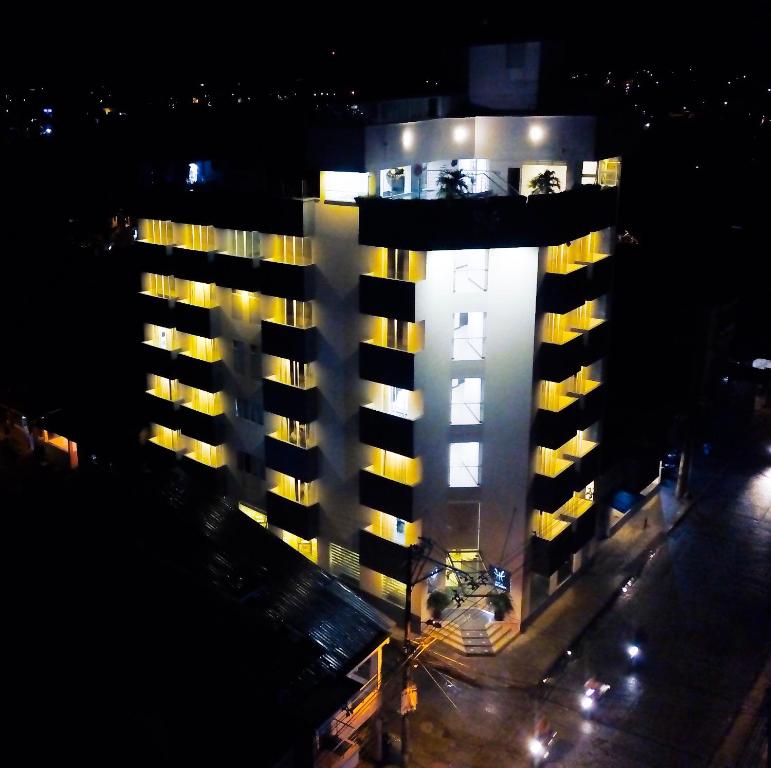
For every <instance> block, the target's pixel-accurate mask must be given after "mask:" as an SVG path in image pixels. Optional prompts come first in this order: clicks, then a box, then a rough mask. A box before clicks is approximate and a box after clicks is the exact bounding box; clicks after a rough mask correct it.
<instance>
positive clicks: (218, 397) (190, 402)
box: [182, 385, 224, 416]
mask: <svg viewBox="0 0 771 768" xmlns="http://www.w3.org/2000/svg"><path fill="white" fill-rule="evenodd" d="M182 405H184V406H185V407H187V408H191V409H192V410H194V411H198V412H199V413H205V414H207V415H208V416H218V415H219V414H221V413H223V412H224V409H223V407H222V392H207V391H206V390H205V389H197V388H196V387H189V386H185V385H183V386H182Z"/></svg>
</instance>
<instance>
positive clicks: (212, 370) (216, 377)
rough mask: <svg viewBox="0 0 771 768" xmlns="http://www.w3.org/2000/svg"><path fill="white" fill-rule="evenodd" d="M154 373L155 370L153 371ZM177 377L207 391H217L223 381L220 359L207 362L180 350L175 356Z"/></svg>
mask: <svg viewBox="0 0 771 768" xmlns="http://www.w3.org/2000/svg"><path fill="white" fill-rule="evenodd" d="M153 373H156V371H153ZM176 373H177V378H178V379H179V380H180V381H181V382H182V383H183V384H187V385H188V386H190V387H195V388H196V389H204V390H206V391H207V392H219V391H220V390H221V389H222V382H223V378H224V377H223V364H222V360H214V361H213V362H208V361H206V360H199V359H198V358H197V357H192V356H191V355H189V354H187V353H186V352H180V354H179V355H178V357H177V368H176Z"/></svg>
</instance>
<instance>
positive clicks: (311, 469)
mask: <svg viewBox="0 0 771 768" xmlns="http://www.w3.org/2000/svg"><path fill="white" fill-rule="evenodd" d="M265 466H266V467H268V468H269V469H275V470H277V471H278V472H283V473H284V474H285V475H290V476H291V477H296V478H297V479H298V480H302V481H303V482H306V483H309V482H310V481H311V480H316V478H318V476H319V449H318V448H317V447H316V446H313V447H311V448H301V447H300V446H299V445H294V444H293V443H290V442H288V441H286V440H282V439H281V438H280V437H279V436H278V433H277V432H274V433H273V434H272V435H267V436H266V437H265ZM303 538H308V537H307V536H304V537H303Z"/></svg>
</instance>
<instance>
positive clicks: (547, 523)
mask: <svg viewBox="0 0 771 768" xmlns="http://www.w3.org/2000/svg"><path fill="white" fill-rule="evenodd" d="M569 527H570V523H569V522H567V521H566V520H562V519H560V518H559V517H557V514H556V513H551V512H542V511H541V510H538V509H537V510H535V511H534V512H533V533H534V534H535V535H536V536H537V537H538V538H539V539H543V540H544V541H553V540H554V539H556V538H557V536H559V535H560V534H561V533H562V532H563V531H564V530H565V529H566V528H569Z"/></svg>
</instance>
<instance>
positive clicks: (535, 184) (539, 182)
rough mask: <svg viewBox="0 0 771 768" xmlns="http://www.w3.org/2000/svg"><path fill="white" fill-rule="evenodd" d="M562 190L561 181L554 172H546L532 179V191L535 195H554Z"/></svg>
mask: <svg viewBox="0 0 771 768" xmlns="http://www.w3.org/2000/svg"><path fill="white" fill-rule="evenodd" d="M555 188H556V190H559V188H560V180H559V179H558V178H557V174H556V173H555V172H554V171H544V172H543V173H539V174H538V175H537V176H533V178H532V179H530V189H532V190H533V191H532V193H531V194H533V195H552V194H554V192H555Z"/></svg>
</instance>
